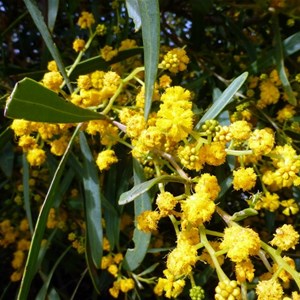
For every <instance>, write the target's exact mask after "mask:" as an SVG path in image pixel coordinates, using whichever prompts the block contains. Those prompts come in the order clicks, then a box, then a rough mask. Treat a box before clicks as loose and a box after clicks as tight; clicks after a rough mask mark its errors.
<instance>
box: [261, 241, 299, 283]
mask: <svg viewBox="0 0 300 300" xmlns="http://www.w3.org/2000/svg"><path fill="white" fill-rule="evenodd" d="M261 245H262V248H263V249H264V250H265V251H266V252H267V253H268V254H269V255H270V256H271V258H272V259H273V261H275V262H276V263H277V264H278V267H279V268H282V269H284V270H285V271H286V272H288V273H289V274H290V275H291V276H292V277H293V279H294V280H295V282H296V284H297V286H298V288H299V289H300V276H299V275H300V274H299V272H297V271H296V270H295V269H293V268H292V267H291V266H290V265H289V264H288V263H287V262H286V261H285V260H284V259H283V258H282V257H281V255H278V253H277V251H276V250H275V249H274V248H272V247H271V246H269V245H268V244H266V243H264V242H261Z"/></svg>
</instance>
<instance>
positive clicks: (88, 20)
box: [77, 11, 95, 29]
mask: <svg viewBox="0 0 300 300" xmlns="http://www.w3.org/2000/svg"><path fill="white" fill-rule="evenodd" d="M94 23H95V19H94V16H93V14H91V13H89V12H87V11H83V12H82V13H81V16H80V17H79V19H78V22H77V25H78V26H79V27H80V28H81V29H86V28H90V27H91V26H92V25H93V24H94Z"/></svg>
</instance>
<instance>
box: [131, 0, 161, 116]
mask: <svg viewBox="0 0 300 300" xmlns="http://www.w3.org/2000/svg"><path fill="white" fill-rule="evenodd" d="M137 1H138V4H139V9H140V14H141V20H142V35H143V45H144V64H145V109H144V116H145V119H147V118H148V115H149V113H150V110H151V105H152V96H153V91H154V83H155V80H156V74H157V67H158V59H159V43H160V13H159V3H158V0H137Z"/></svg>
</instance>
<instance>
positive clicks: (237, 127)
mask: <svg viewBox="0 0 300 300" xmlns="http://www.w3.org/2000/svg"><path fill="white" fill-rule="evenodd" d="M229 131H230V133H231V135H232V138H234V139H236V140H239V141H245V140H247V139H248V138H249V137H250V134H251V126H250V124H249V123H248V122H246V121H243V120H242V121H235V122H233V123H232V124H231V125H230V126H229Z"/></svg>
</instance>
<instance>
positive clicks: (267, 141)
mask: <svg viewBox="0 0 300 300" xmlns="http://www.w3.org/2000/svg"><path fill="white" fill-rule="evenodd" d="M274 143H275V139H274V133H273V131H272V129H270V128H263V129H255V130H254V131H253V132H252V133H251V136H250V138H249V140H248V146H249V148H250V149H251V150H253V153H254V154H255V155H257V156H258V155H266V154H268V153H270V152H271V150H272V149H273V146H274Z"/></svg>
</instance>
